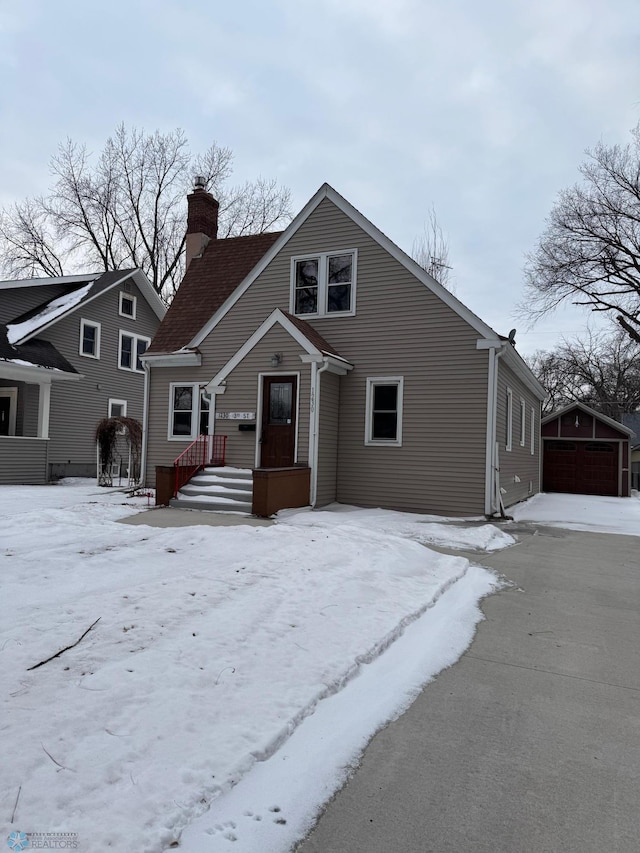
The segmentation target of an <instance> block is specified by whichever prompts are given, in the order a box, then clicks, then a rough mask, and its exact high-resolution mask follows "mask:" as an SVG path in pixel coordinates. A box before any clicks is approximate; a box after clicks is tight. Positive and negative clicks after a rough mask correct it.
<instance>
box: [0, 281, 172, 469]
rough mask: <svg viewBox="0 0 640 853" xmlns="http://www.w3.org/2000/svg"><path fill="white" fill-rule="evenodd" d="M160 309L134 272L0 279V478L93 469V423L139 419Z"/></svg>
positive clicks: (147, 288) (141, 412) (148, 286)
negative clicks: (146, 356) (147, 353)
mask: <svg viewBox="0 0 640 853" xmlns="http://www.w3.org/2000/svg"><path fill="white" fill-rule="evenodd" d="M165 311H166V309H165V307H164V305H163V303H162V302H161V300H160V298H159V297H158V296H157V294H156V293H155V291H154V290H153V287H152V286H151V284H150V282H149V280H148V279H147V277H146V276H145V274H144V273H143V272H142V270H139V269H136V270H133V269H132V270H119V271H114V272H103V273H96V274H93V275H92V274H87V275H73V276H63V277H59V278H41V279H35V278H34V279H24V280H19V281H2V282H0V484H38V483H46V482H48V481H50V480H53V479H57V478H59V477H64V476H83V477H84V476H95V474H96V444H95V438H94V433H95V427H96V424H97V423H98V421H99V420H101V419H102V418H105V417H108V416H110V415H127V416H129V417H133V418H137V419H138V420H140V421H142V418H143V412H144V394H145V384H146V373H145V371H144V368H143V366H142V362H141V361H140V358H139V356H140V355H141V354H142V352H143V351H144V350H145V349H146V348H147V346H148V345H149V343H150V341H151V338H152V337H153V335H154V334H155V332H156V330H157V328H158V325H159V323H160V321H161V319H162V318H163V317H164V314H165Z"/></svg>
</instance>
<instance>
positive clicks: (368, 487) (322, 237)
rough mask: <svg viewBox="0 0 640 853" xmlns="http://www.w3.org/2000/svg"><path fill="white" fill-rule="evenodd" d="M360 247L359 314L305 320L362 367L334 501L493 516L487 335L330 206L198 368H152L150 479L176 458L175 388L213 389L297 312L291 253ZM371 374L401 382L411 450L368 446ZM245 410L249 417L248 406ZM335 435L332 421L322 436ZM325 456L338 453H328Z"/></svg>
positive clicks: (350, 382)
mask: <svg viewBox="0 0 640 853" xmlns="http://www.w3.org/2000/svg"><path fill="white" fill-rule="evenodd" d="M351 248H357V249H358V264H357V301H356V314H355V316H352V317H338V316H335V315H334V316H327V317H318V318H309V319H308V322H309V323H310V324H311V325H312V326H313V327H314V328H315V329H317V331H318V332H319V333H320V334H321V335H322V336H323V337H324V338H325V339H326V340H327V341H328V342H329V343H330V344H331V345H332V346H333V347H334V348H335V349H336V351H337V352H338V353H340V355H342V356H343V357H345V358H347V359H348V360H349V361H351V362H352V363H353V364H354V370H353V371H352V372H351V373H349V374H348V375H347V376H344V377H341V378H340V383H339V384H340V412H339V447H338V463H337V477H336V498H337V500H339V501H342V502H345V503H354V504H358V505H362V506H379V505H384V506H386V507H389V508H394V509H403V510H414V511H418V512H433V513H444V514H450V515H467V514H481V513H483V512H484V481H485V439H486V423H487V412H486V402H487V401H486V394H487V376H488V353H487V352H486V351H479V350H477V349H476V341H477V340H478V338H479V337H480V335H479V333H478V332H477V331H476V330H475V329H473V328H472V327H471V326H469V324H468V323H467V322H466V321H465V320H463V319H462V318H461V317H460V316H459V315H458V314H456V312H454V311H453V310H452V309H451V308H449V306H447V305H446V304H445V303H444V302H442V301H441V300H440V299H439V298H438V297H437V296H435V295H434V294H433V293H432V292H431V291H429V290H428V289H427V288H426V287H425V286H424V285H423V284H422V283H421V282H419V281H418V280H417V279H416V278H415V277H414V276H413V275H412V274H411V273H410V272H409V271H408V270H406V269H405V268H404V267H403V266H402V264H400V263H399V262H397V261H396V260H395V259H394V258H393V257H392V256H390V255H389V254H388V253H387V252H386V251H385V250H384V249H383V248H382V247H381V246H379V245H378V244H377V243H376V242H375V241H374V240H373V239H372V238H371V237H369V235H368V234H366V232H364V231H363V230H362V229H361V228H360V227H359V226H358V225H356V224H355V223H354V222H353V221H352V220H351V219H349V218H348V217H347V216H345V215H344V214H343V213H342V211H340V210H339V209H338V208H336V207H335V205H333V203H332V202H330V201H329V200H328V199H325V200H323V201H322V202H321V203H320V205H319V206H318V207H317V209H316V210H315V211H314V212H313V213H312V214H311V216H310V217H309V219H308V220H307V221H306V222H305V223H304V224H303V225H302V226H301V227H300V228H299V229H298V231H297V232H296V233H295V234H294V235H293V237H292V238H291V239H290V241H289V242H288V244H287V245H286V246H285V247H284V249H283V250H282V251H281V252H280V253H279V254H278V255H277V256H276V257H275V258H274V259H273V260H272V261H271V263H270V264H269V265H268V266H267V267H266V268H265V269H264V270H263V271H262V273H261V274H260V275H259V276H258V278H257V279H256V280H255V281H254V282H253V284H252V285H251V287H250V288H249V289H248V290H247V291H246V292H245V293H244V294H243V295H242V296H241V297H240V299H239V300H238V302H237V303H236V304H235V306H234V307H233V308H232V309H231V310H230V311H229V312H228V313H227V315H226V316H224V317H223V318H222V320H221V321H220V322H219V324H218V325H217V327H216V328H215V329H214V330H213V332H212V333H211V334H209V335H208V336H207V338H206V339H205V340H204V341H203V342H202V343H201V345H200V347H199V349H200V351H201V354H202V366H201V367H199V368H191V369H187V370H178V369H176V368H153V369H152V371H151V374H152V382H151V418H150V421H152V424H151V428H150V434H149V448H150V452H149V462H150V473H151V469H152V467H153V466H154V465H160V464H168V463H169V462H170V461H171V460H172V459H173V458H175V456H176V455H177V453H178V452H179V444H176V443H175V442H167V440H166V424H167V400H168V384H169V382H170V381H198V382H201V383H203V384H204V383H206V382H208V381H209V380H210V379H211V378H212V377H213V376H214V375H215V374H216V373H217V371H218V370H219V369H220V368H221V367H222V366H223V364H224V363H225V362H226V361H227V360H228V359H229V358H230V357H231V356H232V355H233V354H234V352H236V351H237V350H238V349H239V347H240V346H241V345H242V344H243V343H244V341H245V340H246V339H247V338H248V337H249V336H250V335H251V334H252V333H253V332H254V331H255V330H256V329H257V328H258V327H259V325H260V324H261V323H262V322H263V321H264V320H265V318H266V317H267V316H268V315H269V314H270V313H271V311H272V310H273V309H274V308H280V309H282V310H286V311H288V310H289V307H290V305H289V293H290V259H291V257H292V256H294V255H303V254H308V253H311V252H330V251H337V250H343V249H344V250H346V249H351ZM370 376H403V377H404V414H403V417H404V423H403V442H402V447H371V446H366V445H365V443H364V432H365V414H366V413H365V391H366V380H367V377H370ZM247 393H248V392H247ZM218 402H219V403H220V401H218ZM240 408H249V398H247V403H246V404H245V405H244V406H241V407H240ZM321 411H322V409H321ZM329 420H330V416H329V415H328V421H329ZM328 430H329V426H328V422H327V424H325V438H327V437H328ZM321 451H322V453H327V454H328V455H329V456H330V450H329V445H328V444H327V445H321ZM327 458H328V457H325V456H323V460H322V471H319V475H320V476H319V480H318V486H319V489H321V495H322V500H325V499H327V500H328V499H329V496H330V494H331V487H330V485H329V482H330V479H331V473H330V470H329V468H328V467H327V468H326V470H325V464H326V462H327ZM325 477H326V479H325Z"/></svg>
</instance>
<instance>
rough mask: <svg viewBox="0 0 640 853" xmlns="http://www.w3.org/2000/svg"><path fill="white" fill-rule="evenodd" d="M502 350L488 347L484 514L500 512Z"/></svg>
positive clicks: (489, 514) (501, 348)
mask: <svg viewBox="0 0 640 853" xmlns="http://www.w3.org/2000/svg"><path fill="white" fill-rule="evenodd" d="M503 352H504V346H501V347H491V348H490V349H489V370H488V380H487V441H486V448H485V471H486V476H485V497H484V509H485V515H487V516H491V515H494V514H495V513H496V512H500V506H501V501H500V500H499V495H500V492H499V490H500V483H499V477H498V471H497V461H498V460H497V448H496V443H497V435H496V425H497V420H498V359H499V358H500V356H501V355H502V353H503Z"/></svg>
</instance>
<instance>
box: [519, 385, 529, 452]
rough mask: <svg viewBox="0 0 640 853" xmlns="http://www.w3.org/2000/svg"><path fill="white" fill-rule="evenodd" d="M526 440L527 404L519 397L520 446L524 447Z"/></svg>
mask: <svg viewBox="0 0 640 853" xmlns="http://www.w3.org/2000/svg"><path fill="white" fill-rule="evenodd" d="M526 441H527V405H526V403H525V401H524V400H523V399H522V397H520V447H524V446H525V443H526Z"/></svg>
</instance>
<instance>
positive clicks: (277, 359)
mask: <svg viewBox="0 0 640 853" xmlns="http://www.w3.org/2000/svg"><path fill="white" fill-rule="evenodd" d="M281 362H282V353H281V352H274V354H273V355H272V356H271V367H278V365H279V364H280V363H281Z"/></svg>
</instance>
